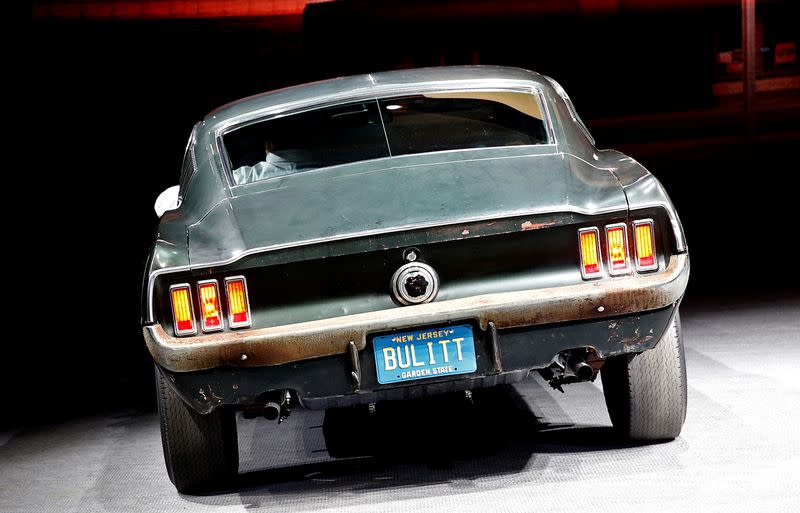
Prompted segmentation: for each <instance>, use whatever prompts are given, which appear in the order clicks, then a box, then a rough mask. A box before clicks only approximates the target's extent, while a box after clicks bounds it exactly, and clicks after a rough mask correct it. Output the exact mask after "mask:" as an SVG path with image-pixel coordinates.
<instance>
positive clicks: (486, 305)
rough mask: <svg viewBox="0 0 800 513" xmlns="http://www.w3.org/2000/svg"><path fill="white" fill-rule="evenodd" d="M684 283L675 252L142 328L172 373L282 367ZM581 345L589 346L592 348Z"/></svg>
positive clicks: (639, 298)
mask: <svg viewBox="0 0 800 513" xmlns="http://www.w3.org/2000/svg"><path fill="white" fill-rule="evenodd" d="M688 279H689V257H688V254H685V253H684V254H679V255H673V256H672V257H671V258H670V262H669V265H668V266H667V268H666V269H665V270H664V271H662V272H658V273H654V274H646V275H632V276H626V277H619V278H606V279H603V280H598V281H593V282H586V283H581V284H578V285H571V286H566V287H554V288H546V289H534V290H525V291H517V292H505V293H499V294H487V295H482V296H474V297H470V298H464V299H454V300H449V301H440V302H434V303H428V304H424V305H415V306H407V307H402V308H392V309H389V310H380V311H376V312H368V313H362V314H356V315H347V316H342V317H334V318H331V319H322V320H317V321H310V322H304V323H298V324H290V325H285V326H275V327H269V328H261V329H253V330H248V331H241V332H232V333H231V332H226V333H219V334H212V335H204V336H197V337H191V338H177V337H172V336H170V335H169V334H168V333H166V331H164V329H163V328H162V327H161V325H160V324H153V325H148V326H145V327H144V339H145V342H146V343H147V347H148V349H149V350H150V353H151V354H152V356H153V359H154V360H155V361H156V363H157V364H158V365H159V366H160V367H162V368H163V369H165V370H168V371H172V372H173V373H184V372H193V371H200V370H208V369H216V368H219V367H264V366H284V365H285V364H291V363H297V362H303V361H305V360H312V359H317V358H322V357H327V356H336V355H340V357H341V355H345V356H346V355H347V354H348V353H349V352H350V351H351V342H352V345H353V346H354V348H355V350H357V351H358V352H359V353H360V352H363V349H364V348H365V347H367V341H368V337H369V336H371V335H372V334H374V333H381V332H388V331H392V330H395V329H404V328H410V327H416V326H424V325H441V324H447V323H451V322H455V321H465V320H466V321H470V322H474V323H475V324H476V328H477V329H479V330H484V331H485V330H487V329H488V327H489V323H490V322H491V323H493V324H494V326H496V328H497V329H498V330H511V329H514V328H522V327H535V326H542V325H550V324H554V323H568V322H577V321H590V320H596V319H606V318H613V317H619V316H626V315H632V314H638V313H640V312H649V311H653V310H659V309H664V308H666V307H669V306H672V305H675V304H676V303H677V302H678V301H679V300H680V298H681V297H682V296H683V292H684V291H685V289H686V285H687V282H688ZM584 345H593V344H590V343H587V344H584Z"/></svg>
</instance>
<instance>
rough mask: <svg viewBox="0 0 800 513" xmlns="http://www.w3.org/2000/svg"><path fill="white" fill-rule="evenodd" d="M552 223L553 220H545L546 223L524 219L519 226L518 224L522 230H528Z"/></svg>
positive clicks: (553, 222)
mask: <svg viewBox="0 0 800 513" xmlns="http://www.w3.org/2000/svg"><path fill="white" fill-rule="evenodd" d="M554 224H556V223H555V221H550V222H547V223H532V222H530V221H525V222H524V223H522V224H521V225H519V226H520V228H522V231H523V232H527V231H528V230H539V229H541V228H545V227H547V226H552V225H554Z"/></svg>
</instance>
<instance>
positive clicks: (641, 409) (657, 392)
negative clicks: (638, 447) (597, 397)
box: [600, 313, 686, 442]
mask: <svg viewBox="0 0 800 513" xmlns="http://www.w3.org/2000/svg"><path fill="white" fill-rule="evenodd" d="M600 375H601V377H602V380H603V391H604V393H605V398H606V406H607V407H608V414H609V416H610V417H611V423H612V424H613V425H614V428H615V429H616V430H617V431H618V432H619V433H620V434H621V435H622V436H624V437H625V438H627V439H629V440H632V441H639V442H654V441H662V440H672V439H673V438H675V437H677V436H678V435H679V434H680V432H681V428H682V427H683V422H684V420H685V419H686V361H685V357H684V350H683V340H682V336H681V321H680V317H679V315H678V314H677V313H676V314H675V318H674V319H673V321H672V323H671V324H670V326H669V327H668V328H667V330H666V332H665V333H664V335H663V336H662V337H661V340H659V342H658V344H656V346H655V347H654V348H653V349H649V350H647V351H644V352H642V353H638V354H626V355H619V356H612V357H610V358H608V359H607V360H606V362H605V363H604V364H603V367H602V370H601V371H600Z"/></svg>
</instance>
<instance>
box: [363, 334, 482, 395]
mask: <svg viewBox="0 0 800 513" xmlns="http://www.w3.org/2000/svg"><path fill="white" fill-rule="evenodd" d="M372 347H373V349H374V351H375V366H376V368H377V370H378V383H381V384H386V383H398V382H401V381H413V380H415V379H426V378H436V377H440V376H452V375H455V374H468V373H470V372H475V370H477V368H478V365H477V363H476V361H475V340H474V339H473V337H472V326H470V325H468V324H463V325H460V326H448V327H446V328H426V329H422V330H414V331H405V332H402V333H392V334H391V335H381V336H378V337H375V338H373V339H372Z"/></svg>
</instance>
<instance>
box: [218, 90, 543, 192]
mask: <svg viewBox="0 0 800 513" xmlns="http://www.w3.org/2000/svg"><path fill="white" fill-rule="evenodd" d="M223 141H224V144H225V149H226V151H227V154H228V159H229V160H230V164H231V169H232V173H233V181H234V183H235V184H236V185H243V184H247V183H252V182H256V181H259V180H266V179H268V178H273V177H277V176H283V175H287V174H293V173H298V172H302V171H308V170H312V169H319V168H322V167H328V166H335V165H338V164H346V163H350V162H358V161H362V160H370V159H376V158H381V157H390V156H393V155H408V154H413V153H427V152H433V151H443V150H460V149H470V148H491V147H498V146H521V145H530V144H546V143H547V142H549V141H548V138H547V132H546V130H545V125H544V120H543V117H542V110H541V107H540V105H539V102H538V100H537V97H536V96H535V95H533V94H530V93H517V92H482V91H473V92H458V93H435V94H425V95H415V96H404V97H398V98H388V99H380V100H368V101H362V102H356V103H350V104H346V105H339V106H336V107H329V108H324V109H317V110H313V111H309V112H304V113H300V114H293V115H289V116H285V117H280V118H274V119H270V120H268V121H262V122H259V123H254V124H251V125H247V126H245V127H242V128H239V129H237V130H234V131H232V132H230V133H228V134H226V135H225V136H224V137H223Z"/></svg>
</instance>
